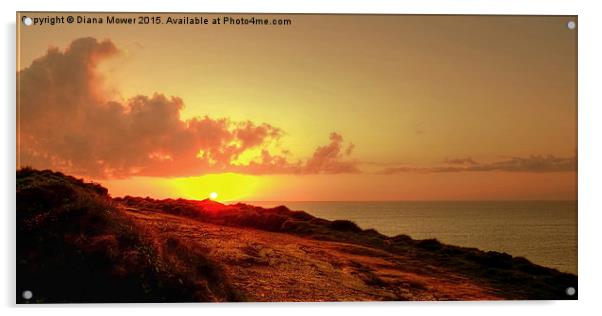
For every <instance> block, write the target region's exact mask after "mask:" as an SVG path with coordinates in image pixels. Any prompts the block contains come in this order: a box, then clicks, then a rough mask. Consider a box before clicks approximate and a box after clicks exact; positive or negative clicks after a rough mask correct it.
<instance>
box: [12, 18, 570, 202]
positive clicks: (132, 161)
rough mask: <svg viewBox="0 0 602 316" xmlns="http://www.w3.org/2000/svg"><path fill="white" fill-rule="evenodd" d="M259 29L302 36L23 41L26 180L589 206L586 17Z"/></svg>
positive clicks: (92, 31)
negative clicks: (582, 128)
mask: <svg viewBox="0 0 602 316" xmlns="http://www.w3.org/2000/svg"><path fill="white" fill-rule="evenodd" d="M27 15H28V16H30V17H46V16H53V15H55V14H54V13H53V14H50V15H49V14H46V13H37V14H27ZM79 15H82V16H84V15H85V16H87V17H103V18H106V14H100V15H98V14H83V13H82V14H79ZM130 15H132V16H136V14H128V16H130ZM227 15H228V16H232V17H244V15H240V14H227ZM169 16H172V17H181V16H178V15H176V14H171V15H161V18H162V21H165V20H166V19H167V17H169ZM188 16H195V15H194V14H191V15H188ZM196 16H199V17H201V16H202V17H204V18H208V19H209V21H211V20H212V19H213V18H217V17H222V16H224V15H223V14H219V15H207V14H203V15H196ZM251 16H255V17H262V18H263V17H265V18H268V19H270V20H271V19H273V18H280V19H290V20H291V24H290V25H286V26H275V25H269V26H254V25H165V24H162V25H108V24H102V25H98V24H57V25H33V26H30V27H25V26H23V25H22V24H20V25H19V26H18V30H17V31H18V40H17V41H18V43H17V44H18V58H17V59H18V60H17V63H18V65H17V66H18V70H19V71H18V74H17V79H18V165H19V166H25V165H30V166H33V167H36V168H51V169H55V170H60V171H63V172H66V173H69V174H73V175H77V176H80V177H84V178H86V179H90V180H93V181H97V182H100V183H102V184H103V185H105V186H106V187H108V188H109V190H110V192H111V194H112V195H114V196H122V195H126V194H130V195H141V196H147V195H148V196H152V197H157V198H165V197H184V198H191V199H203V198H206V197H208V196H209V194H210V193H211V192H217V193H218V194H219V198H218V200H222V201H234V200H272V201H322V200H517V199H519V200H524V199H527V200H566V199H570V200H572V199H576V198H577V182H576V180H577V173H576V164H577V159H576V152H577V92H576V80H577V78H576V72H577V70H576V69H577V68H576V67H577V57H576V53H577V51H576V49H577V32H576V30H570V29H568V28H567V22H568V21H571V20H576V19H575V17H562V16H560V17H545V16H384V15H278V16H271V15H261V14H257V15H247V16H246V17H247V18H250V17H251ZM19 166H18V167H19Z"/></svg>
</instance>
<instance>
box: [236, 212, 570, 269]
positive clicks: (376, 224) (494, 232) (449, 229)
mask: <svg viewBox="0 0 602 316" xmlns="http://www.w3.org/2000/svg"><path fill="white" fill-rule="evenodd" d="M240 202H241V203H247V204H252V205H257V206H261V207H275V206H279V205H284V206H286V207H288V208H289V209H291V210H300V211H305V212H307V213H309V214H311V215H314V216H316V217H321V218H324V219H328V220H336V219H346V220H350V221H353V222H355V223H356V224H358V225H359V226H360V227H361V228H363V229H368V228H373V229H376V230H377V231H378V232H380V233H382V234H384V235H388V236H395V235H399V234H405V235H408V236H410V237H412V238H414V239H429V238H436V239H438V240H439V241H441V242H443V243H446V244H452V245H457V246H463V247H474V248H479V249H481V250H486V251H498V252H506V253H508V254H511V255H513V256H521V257H525V258H527V259H529V260H530V261H532V262H533V263H536V264H539V265H543V266H546V267H550V268H555V269H558V270H560V271H563V272H570V273H575V274H577V201H576V200H556V201H548V200H518V201H240ZM231 203H236V202H228V204H231Z"/></svg>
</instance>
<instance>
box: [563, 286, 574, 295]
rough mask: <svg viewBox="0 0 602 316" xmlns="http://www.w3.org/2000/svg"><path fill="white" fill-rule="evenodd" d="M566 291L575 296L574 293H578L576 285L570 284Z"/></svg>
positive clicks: (567, 293)
mask: <svg viewBox="0 0 602 316" xmlns="http://www.w3.org/2000/svg"><path fill="white" fill-rule="evenodd" d="M565 292H566V295H568V296H573V295H575V293H577V290H575V288H574V287H572V286H569V287H567V288H566V291H565Z"/></svg>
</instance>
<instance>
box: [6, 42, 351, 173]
mask: <svg viewBox="0 0 602 316" xmlns="http://www.w3.org/2000/svg"><path fill="white" fill-rule="evenodd" d="M118 53H119V51H118V49H117V48H116V47H115V45H114V44H113V43H112V42H111V41H108V40H105V41H98V40H96V39H94V38H82V39H78V40H75V41H73V42H72V43H71V45H70V46H69V47H68V48H67V49H66V50H65V51H60V50H59V49H57V48H52V49H49V50H48V52H47V53H46V55H44V56H42V57H40V58H38V59H37V60H35V61H34V62H33V63H32V64H31V65H30V66H29V67H27V68H25V69H23V70H22V71H20V72H19V73H18V74H17V80H18V84H19V86H18V88H19V91H18V92H19V155H20V157H19V159H20V163H21V165H31V166H34V167H36V168H53V169H59V170H62V171H65V172H70V173H74V174H78V175H86V176H91V177H96V178H106V177H129V176H132V175H147V176H190V175H201V174H207V173H216V172H228V171H233V172H243V173H250V174H273V173H342V172H358V169H357V167H356V164H355V163H354V162H352V161H345V160H344V158H345V157H346V156H348V155H349V154H350V153H351V151H352V149H353V147H352V145H349V147H347V149H346V150H343V149H342V148H343V137H342V136H341V135H339V134H337V133H332V134H331V135H330V143H329V144H327V145H325V146H320V147H318V148H317V149H316V150H315V152H314V154H313V156H312V157H310V158H309V159H308V160H306V161H298V162H289V161H288V160H287V158H286V157H285V156H284V155H285V154H286V153H288V151H287V150H286V149H282V150H281V152H282V153H283V154H282V155H278V154H273V153H271V152H270V150H269V148H270V145H272V144H274V143H276V142H278V141H279V140H280V138H281V137H282V135H283V131H282V130H281V129H280V128H278V127H275V126H273V125H270V124H267V123H261V124H257V123H254V122H251V121H243V122H235V121H232V120H230V119H228V118H220V119H215V118H211V117H208V116H204V117H195V118H193V119H190V120H182V119H181V118H180V111H181V110H182V108H183V107H184V102H183V101H182V99H180V98H178V97H168V96H165V95H163V94H160V93H155V94H154V95H152V96H143V95H140V96H135V97H133V98H131V99H129V100H126V101H116V100H113V99H111V98H110V97H109V95H110V94H108V93H106V92H105V91H104V90H103V84H102V81H103V78H102V77H101V76H100V75H99V74H98V72H97V65H98V62H100V61H101V60H103V59H106V58H109V57H111V56H114V55H116V54H118ZM247 152H259V153H260V155H259V157H257V159H254V160H252V161H251V162H249V163H247V164H243V165H240V164H236V163H234V161H236V160H237V159H238V158H239V157H240V156H241V155H243V154H244V153H247Z"/></svg>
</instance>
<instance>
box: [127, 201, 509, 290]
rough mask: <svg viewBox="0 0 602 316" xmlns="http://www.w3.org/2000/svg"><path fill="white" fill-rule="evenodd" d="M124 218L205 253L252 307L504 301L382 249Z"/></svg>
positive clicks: (135, 213) (165, 218)
mask: <svg viewBox="0 0 602 316" xmlns="http://www.w3.org/2000/svg"><path fill="white" fill-rule="evenodd" d="M127 213H128V214H129V215H130V216H131V217H132V218H134V219H135V220H137V221H140V222H143V223H144V224H146V225H148V227H151V228H153V229H155V230H156V232H157V233H158V234H159V236H161V234H169V235H170V236H176V237H177V238H182V239H183V240H186V241H187V242H192V243H195V244H198V245H199V247H202V249H207V256H208V257H209V258H210V259H211V260H213V261H215V262H217V263H219V264H220V265H221V266H222V267H223V269H224V271H225V273H226V274H227V277H228V279H230V280H231V282H232V284H233V285H234V286H235V287H236V288H238V289H239V290H241V291H242V292H243V293H245V295H246V297H248V298H249V299H251V300H254V301H359V300H446V299H452V298H453V299H456V300H457V299H463V300H483V299H500V298H499V297H496V296H493V295H491V294H488V293H491V291H490V289H487V288H485V287H483V286H482V285H479V284H476V283H475V282H473V281H471V280H470V279H468V278H466V277H463V276H461V275H457V274H454V273H452V272H451V271H449V270H447V269H445V268H444V267H439V266H438V267H435V266H429V265H425V264H424V262H420V261H419V260H416V259H413V258H411V257H406V256H401V255H397V254H391V253H388V252H386V251H382V250H378V249H373V248H368V247H364V246H358V245H354V244H347V243H339V242H327V241H317V240H312V239H305V238H301V237H297V236H294V235H290V234H282V233H273V232H266V231H260V230H254V229H245V228H234V227H227V226H219V225H213V224H208V223H203V222H199V221H196V220H191V219H188V218H184V217H179V216H173V215H167V214H160V213H155V212H146V211H140V210H133V209H129V210H128V211H127Z"/></svg>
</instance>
